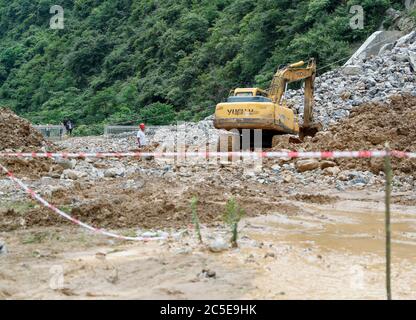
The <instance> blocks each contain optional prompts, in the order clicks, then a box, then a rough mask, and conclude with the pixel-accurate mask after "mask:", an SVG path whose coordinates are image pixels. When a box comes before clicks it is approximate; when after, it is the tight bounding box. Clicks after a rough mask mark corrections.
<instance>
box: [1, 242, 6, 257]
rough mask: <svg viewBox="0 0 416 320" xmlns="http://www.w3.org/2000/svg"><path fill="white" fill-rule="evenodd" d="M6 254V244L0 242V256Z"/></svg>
mask: <svg viewBox="0 0 416 320" xmlns="http://www.w3.org/2000/svg"><path fill="white" fill-rule="evenodd" d="M5 254H7V248H6V244H4V243H3V242H0V256H2V255H5Z"/></svg>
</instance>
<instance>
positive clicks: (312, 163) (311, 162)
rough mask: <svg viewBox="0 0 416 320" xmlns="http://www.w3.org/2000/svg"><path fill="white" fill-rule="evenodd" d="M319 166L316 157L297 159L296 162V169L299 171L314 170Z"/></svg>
mask: <svg viewBox="0 0 416 320" xmlns="http://www.w3.org/2000/svg"><path fill="white" fill-rule="evenodd" d="M319 167H320V164H319V161H318V160H316V159H308V160H299V161H298V162H296V169H297V170H298V171H299V172H305V171H311V170H316V169H318V168H319Z"/></svg>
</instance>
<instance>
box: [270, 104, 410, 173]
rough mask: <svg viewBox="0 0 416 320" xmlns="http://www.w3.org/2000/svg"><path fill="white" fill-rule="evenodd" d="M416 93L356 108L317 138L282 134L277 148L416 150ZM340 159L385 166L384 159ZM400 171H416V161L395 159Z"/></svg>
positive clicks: (358, 166) (352, 164)
mask: <svg viewBox="0 0 416 320" xmlns="http://www.w3.org/2000/svg"><path fill="white" fill-rule="evenodd" d="M415 123H416V97H413V96H395V97H392V98H391V102H389V103H385V104H382V103H368V104H364V105H362V106H359V107H357V108H356V109H353V111H352V112H351V115H350V117H349V118H347V119H344V120H343V121H341V122H339V123H338V124H336V125H333V126H332V127H330V129H329V130H328V131H324V132H320V133H318V134H317V135H316V136H315V137H314V138H312V139H311V138H309V139H306V140H305V142H303V143H301V144H296V143H292V142H289V139H288V138H287V137H284V136H283V137H281V139H280V140H279V142H278V144H277V145H276V146H275V147H274V149H275V150H281V149H290V150H304V151H312V150H322V151H324V150H339V151H343V150H384V149H385V145H386V143H389V145H390V148H391V149H394V150H400V151H411V152H414V151H416V126H415ZM336 162H337V163H338V164H339V165H340V167H341V168H342V169H354V170H364V171H365V170H370V171H372V172H374V173H379V172H380V171H382V170H383V160H382V159H371V160H367V159H366V160H353V159H339V160H336ZM393 167H394V169H395V170H396V172H397V173H403V174H412V173H414V172H415V171H416V162H415V161H410V160H408V159H402V160H401V159H400V160H399V159H394V160H393Z"/></svg>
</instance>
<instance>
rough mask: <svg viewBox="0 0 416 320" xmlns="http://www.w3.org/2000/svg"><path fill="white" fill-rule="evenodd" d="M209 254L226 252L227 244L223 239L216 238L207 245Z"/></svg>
mask: <svg viewBox="0 0 416 320" xmlns="http://www.w3.org/2000/svg"><path fill="white" fill-rule="evenodd" d="M208 248H209V250H210V251H211V252H215V253H218V252H222V251H225V250H228V248H229V244H228V242H226V241H225V240H224V239H223V238H216V239H215V240H214V241H213V242H211V243H210V244H209V245H208Z"/></svg>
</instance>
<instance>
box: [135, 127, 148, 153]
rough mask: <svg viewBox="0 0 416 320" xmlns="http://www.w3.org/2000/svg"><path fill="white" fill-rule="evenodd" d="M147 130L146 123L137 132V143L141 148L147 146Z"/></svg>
mask: <svg viewBox="0 0 416 320" xmlns="http://www.w3.org/2000/svg"><path fill="white" fill-rule="evenodd" d="M145 129H146V127H145V125H144V123H141V124H140V125H139V131H138V132H137V143H138V145H139V148H141V147H145V146H147V138H146V135H145Z"/></svg>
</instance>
